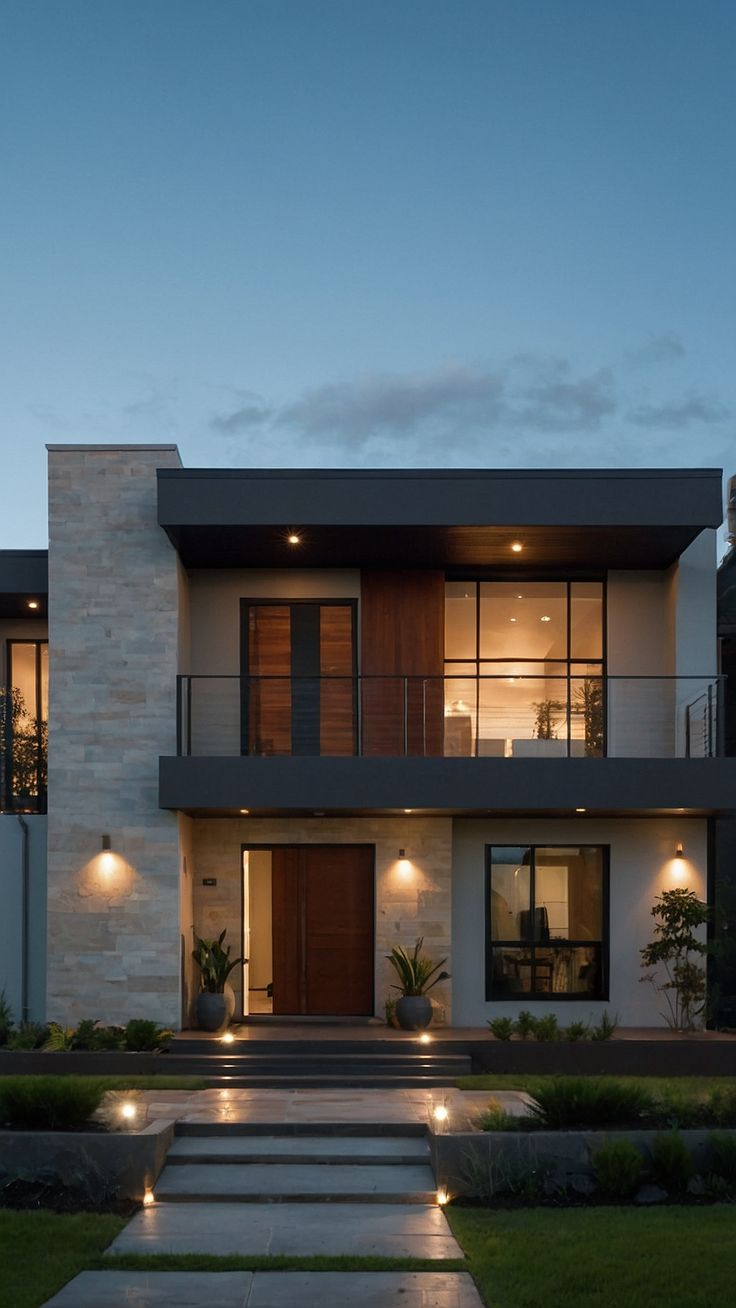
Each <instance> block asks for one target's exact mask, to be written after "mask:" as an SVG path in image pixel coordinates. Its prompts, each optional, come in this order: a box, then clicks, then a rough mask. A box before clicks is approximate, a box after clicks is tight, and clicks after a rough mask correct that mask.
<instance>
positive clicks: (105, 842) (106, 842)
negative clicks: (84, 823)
mask: <svg viewBox="0 0 736 1308" xmlns="http://www.w3.org/2000/svg"><path fill="white" fill-rule="evenodd" d="M102 849H103V852H104V851H106V850H108V849H110V837H109V836H103V837H102Z"/></svg>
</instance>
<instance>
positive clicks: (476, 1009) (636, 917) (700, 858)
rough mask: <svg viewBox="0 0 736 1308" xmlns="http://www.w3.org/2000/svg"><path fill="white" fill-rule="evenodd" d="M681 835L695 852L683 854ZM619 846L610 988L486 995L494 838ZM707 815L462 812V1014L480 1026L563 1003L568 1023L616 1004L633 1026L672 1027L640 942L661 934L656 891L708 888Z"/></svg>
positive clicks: (457, 937)
mask: <svg viewBox="0 0 736 1308" xmlns="http://www.w3.org/2000/svg"><path fill="white" fill-rule="evenodd" d="M678 841H682V844H683V848H684V851H685V858H684V859H683V860H680V859H675V858H674V852H675V847H676V844H677V842H678ZM493 844H502V845H505V844H508V845H526V844H533V845H540V844H546V845H575V844H600V845H609V846H610V851H611V855H610V858H611V863H610V997H609V999H608V1000H607V1001H605V1002H591V1001H588V1000H570V1001H567V1000H565V1001H559V1000H557V997H556V996H552V997H551V998H550V999H549V1000H537V1001H530V1000H525V999H524V997H523V996H521V997H520V998H519V999H505V1000H501V999H498V1000H493V1001H490V1002H489V1001H486V999H485V930H486V927H485V867H486V846H487V845H493ZM706 881H707V823H706V821H705V820H704V819H694V818H615V819H611V818H608V819H603V818H600V819H599V818H578V819H575V820H571V819H562V820H555V819H543V818H514V819H512V818H509V819H503V820H500V819H499V820H483V819H474V818H468V819H465V818H457V819H455V820H454V822H453V869H452V942H453V947H452V957H453V1021H454V1024H455V1025H457V1026H479V1025H484V1024H485V1022H486V1021H487V1020H488V1019H489V1018H492V1017H496V1016H501V1015H503V1016H509V1017H514V1016H515V1015H516V1014H517V1013H518V1012H519V1011H520V1009H528V1010H529V1011H530V1012H533V1013H535V1014H537V1015H539V1016H541V1015H543V1014H544V1013H548V1012H554V1013H556V1014H557V1016H558V1018H559V1020H560V1022H561V1023H567V1022H570V1021H575V1020H578V1019H580V1020H583V1021H587V1020H588V1019H589V1018H591V1017H593V1018H595V1019H597V1018H598V1017H599V1016H600V1014H601V1013H602V1012H603V1010H604V1008H607V1009H608V1011H609V1013H610V1014H612V1015H613V1014H615V1013H617V1014H618V1017H619V1021H620V1023H621V1024H622V1025H625V1026H663V1025H664V1019H663V1018H662V1016H661V1012H660V1008H661V1004H660V1002H659V1000H658V998H657V996H656V995H655V994H654V992H653V990H652V988H651V986H649V985H646V984H643V983H641V982H640V979H639V978H640V977H641V976H642V975H643V973H642V970H641V968H640V956H639V950H640V949H642V948H643V946H644V945H646V944H647V942H648V941H649V940H650V938H651V932H652V927H653V925H654V919H653V918H652V917H651V913H650V910H651V908H652V905H653V903H654V900H655V897H656V896H657V895H658V894H661V892H662V891H663V890H668V889H672V888H673V887H675V886H689V887H691V888H692V889H693V890H695V891H696V892H697V894H698V895H700V897H701V898H703V899H704V898H705V896H706Z"/></svg>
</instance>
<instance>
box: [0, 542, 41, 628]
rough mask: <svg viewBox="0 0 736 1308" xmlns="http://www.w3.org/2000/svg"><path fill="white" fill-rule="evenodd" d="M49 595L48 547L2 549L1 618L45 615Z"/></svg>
mask: <svg viewBox="0 0 736 1308" xmlns="http://www.w3.org/2000/svg"><path fill="white" fill-rule="evenodd" d="M48 597H49V554H48V550H0V618H45V617H46V615H47V613H48ZM29 600H31V601H35V602H36V603H37V604H38V608H37V609H29V607H28V602H29Z"/></svg>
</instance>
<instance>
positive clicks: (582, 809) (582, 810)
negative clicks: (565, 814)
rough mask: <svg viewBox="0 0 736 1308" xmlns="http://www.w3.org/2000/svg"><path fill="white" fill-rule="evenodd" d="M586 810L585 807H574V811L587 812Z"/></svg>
mask: <svg viewBox="0 0 736 1308" xmlns="http://www.w3.org/2000/svg"><path fill="white" fill-rule="evenodd" d="M587 811H588V810H587V808H576V809H575V812H576V813H587Z"/></svg>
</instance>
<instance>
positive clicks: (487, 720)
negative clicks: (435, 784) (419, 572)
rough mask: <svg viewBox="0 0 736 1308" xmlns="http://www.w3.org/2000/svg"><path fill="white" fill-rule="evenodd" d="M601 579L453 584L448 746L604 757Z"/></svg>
mask: <svg viewBox="0 0 736 1308" xmlns="http://www.w3.org/2000/svg"><path fill="white" fill-rule="evenodd" d="M603 658H604V656H603V583H602V582H599V581H592V582H589V581H586V582H583V581H513V582H511V581H480V582H478V581H469V582H468V581H451V582H448V583H447V585H446V591H445V752H446V753H455V754H478V755H491V756H493V755H495V756H499V757H500V756H507V757H508V756H515V757H532V756H540V755H541V756H556V755H574V756H583V755H588V756H599V755H601V754H603V753H604V750H605V739H604V680H603V672H604V664H603Z"/></svg>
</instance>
